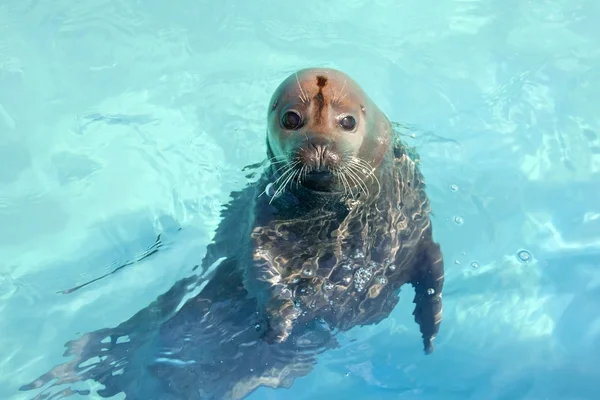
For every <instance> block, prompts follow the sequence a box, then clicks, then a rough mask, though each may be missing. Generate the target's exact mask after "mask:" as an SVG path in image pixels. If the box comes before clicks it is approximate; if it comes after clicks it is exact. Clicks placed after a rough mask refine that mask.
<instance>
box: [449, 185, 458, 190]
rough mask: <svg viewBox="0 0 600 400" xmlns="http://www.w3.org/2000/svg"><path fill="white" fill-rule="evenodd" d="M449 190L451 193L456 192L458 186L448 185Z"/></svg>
mask: <svg viewBox="0 0 600 400" xmlns="http://www.w3.org/2000/svg"><path fill="white" fill-rule="evenodd" d="M450 190H452V191H453V192H456V191H458V185H457V184H455V183H453V184H452V185H450Z"/></svg>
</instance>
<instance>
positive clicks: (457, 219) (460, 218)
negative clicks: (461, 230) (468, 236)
mask: <svg viewBox="0 0 600 400" xmlns="http://www.w3.org/2000/svg"><path fill="white" fill-rule="evenodd" d="M454 222H455V223H456V225H462V224H463V222H465V220H464V219H463V217H460V216H457V217H454Z"/></svg>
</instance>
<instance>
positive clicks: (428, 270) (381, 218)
mask: <svg viewBox="0 0 600 400" xmlns="http://www.w3.org/2000/svg"><path fill="white" fill-rule="evenodd" d="M266 147H267V156H268V158H267V160H266V162H265V163H263V164H262V165H261V168H262V169H263V170H262V171H261V172H260V175H259V178H258V179H257V180H256V181H254V182H253V183H251V184H249V185H248V186H246V187H245V188H244V189H243V190H241V191H239V192H234V193H232V194H231V201H230V202H229V204H228V205H227V206H226V207H225V208H224V210H223V214H222V221H221V223H220V225H219V227H218V229H217V231H216V234H215V236H214V239H213V241H212V243H211V244H210V245H209V246H208V247H207V253H206V256H205V257H204V259H203V261H202V264H201V267H202V268H201V270H202V271H204V275H203V276H202V277H201V278H198V277H189V278H185V279H183V280H181V281H179V282H177V283H176V284H175V285H174V286H173V287H172V288H171V289H170V290H169V291H168V292H167V293H165V294H164V295H162V296H160V297H159V298H158V299H157V300H156V301H155V302H154V303H153V304H151V305H149V306H148V307H147V308H145V309H143V310H141V311H140V312H138V313H137V314H136V315H135V316H133V317H132V318H131V319H130V320H128V321H125V322H124V323H122V324H121V325H119V326H117V327H115V328H107V329H102V330H99V331H95V332H91V333H88V334H86V335H84V336H83V337H81V338H80V339H77V340H74V341H72V342H69V343H68V344H67V347H68V351H67V353H66V354H67V355H75V359H74V360H72V361H70V362H68V363H66V364H64V365H59V366H57V367H55V368H54V369H53V370H52V371H50V372H48V373H46V374H44V375H43V376H42V377H40V378H38V379H37V380H36V381H34V382H33V383H31V384H29V385H26V386H23V390H27V389H34V388H37V387H40V386H42V385H45V384H46V383H48V382H51V381H53V382H54V383H53V384H52V386H58V385H61V384H69V383H74V382H77V381H84V380H88V379H93V380H96V381H98V382H101V383H102V384H103V385H104V386H105V389H103V390H102V391H101V392H99V394H101V395H102V396H106V397H109V396H114V395H116V394H117V393H119V392H125V393H126V395H127V399H145V400H159V399H160V400H171V399H203V400H204V399H242V398H244V397H245V396H247V395H248V394H249V393H251V392H252V391H253V390H255V389H256V388H257V387H259V386H269V387H274V388H275V387H289V386H290V385H291V384H292V382H293V381H294V379H295V378H297V377H299V376H303V375H306V374H307V373H309V372H310V370H311V369H312V365H313V363H314V362H315V357H316V356H317V355H318V354H320V353H322V352H323V351H325V350H326V349H328V348H332V347H335V346H336V345H337V343H336V340H335V332H338V331H344V330H348V329H350V328H352V327H355V326H360V325H366V324H374V323H378V322H379V321H381V320H383V319H385V318H386V317H387V316H388V315H389V314H390V312H391V311H392V310H393V308H394V306H395V305H396V304H397V301H398V296H399V291H400V288H401V287H402V286H403V285H404V284H410V285H412V286H413V287H414V289H415V297H414V303H415V308H414V310H413V314H414V316H415V320H416V322H417V323H418V325H419V327H420V331H421V335H422V338H423V345H424V349H425V352H426V353H431V352H432V351H433V345H432V341H433V339H434V338H435V336H436V335H437V333H438V330H439V325H440V321H441V314H442V298H441V296H442V289H443V282H444V267H443V259H442V254H441V251H440V247H439V245H438V244H437V243H436V242H434V240H433V238H432V227H431V221H430V217H429V215H430V206H429V201H428V199H427V196H426V193H425V183H424V181H423V177H422V175H421V173H420V171H419V168H418V160H417V157H416V154H415V153H412V152H411V151H410V149H409V148H408V147H407V146H406V145H405V144H403V143H402V142H401V141H400V138H399V136H398V135H397V134H395V132H394V130H393V129H392V125H391V124H390V121H389V120H388V119H387V118H386V117H385V115H384V114H383V112H381V110H379V108H378V107H377V106H376V105H375V104H374V103H373V101H372V100H371V99H370V98H369V97H368V96H367V95H366V94H365V93H364V92H363V90H362V89H361V88H360V86H359V85H358V84H357V83H356V82H354V81H353V80H352V79H351V78H350V77H348V76H347V75H345V74H343V73H342V72H340V71H336V70H332V69H305V70H301V71H298V72H297V73H294V74H292V75H290V76H289V77H288V78H287V79H285V80H284V81H283V82H282V83H281V85H280V86H279V87H278V88H277V90H276V91H275V92H274V94H273V96H272V98H271V100H270V103H269V107H268V110H267V132H266ZM200 289H201V290H200ZM195 290H199V293H197V294H194V295H193V296H191V298H190V299H189V300H186V301H183V299H184V298H185V297H190V294H191V292H194V291H195ZM124 337H127V339H128V340H127V341H122V340H120V339H122V338H124ZM107 338H109V339H110V340H107ZM98 357H100V361H98V362H97V363H96V364H92V365H90V364H89V363H90V362H91V360H92V359H97V358H98ZM174 360H176V361H174ZM84 364H85V366H83V367H82V366H80V365H84ZM117 372H118V373H117ZM69 390H71V389H69ZM69 390H63V391H61V392H60V393H62V394H63V395H65V396H66V395H69V394H72V393H73V391H69ZM40 396H41V395H40ZM55 396H57V397H58V396H59V395H58V394H56V395H55Z"/></svg>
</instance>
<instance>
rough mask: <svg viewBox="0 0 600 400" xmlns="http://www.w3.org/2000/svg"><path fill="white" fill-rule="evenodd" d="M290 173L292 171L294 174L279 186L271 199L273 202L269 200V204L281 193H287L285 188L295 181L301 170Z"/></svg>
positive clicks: (289, 175)
mask: <svg viewBox="0 0 600 400" xmlns="http://www.w3.org/2000/svg"><path fill="white" fill-rule="evenodd" d="M289 171H291V172H292V173H291V174H288V177H287V178H286V179H285V180H284V181H283V183H282V184H281V185H280V186H279V188H277V190H276V191H275V193H274V194H273V197H272V198H271V200H269V203H271V202H272V201H273V199H274V198H275V197H277V196H279V195H280V194H281V193H283V192H284V191H285V188H286V186H287V185H288V183H290V181H292V180H293V179H294V177H295V176H296V174H298V173H299V171H300V170H298V169H290V170H289Z"/></svg>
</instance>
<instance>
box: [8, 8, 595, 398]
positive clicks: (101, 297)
mask: <svg viewBox="0 0 600 400" xmlns="http://www.w3.org/2000/svg"><path fill="white" fill-rule="evenodd" d="M599 18H600V3H599V2H597V1H592V0H588V1H578V0H569V1H566V0H562V1H558V0H537V1H524V0H519V1H516V0H509V1H502V2H500V1H492V0H487V1H485V0H482V1H475V0H474V1H466V0H464V1H454V0H421V1H396V0H381V1H361V0H350V1H344V2H342V1H330V2H323V1H316V0H311V1H307V2H302V3H299V2H293V1H289V0H286V1H278V2H268V1H262V0H255V1H243V2H242V1H238V0H235V1H233V0H230V1H221V2H207V1H196V2H192V1H189V0H182V1H179V2H160V1H144V2H142V1H109V0H105V1H101V0H87V1H85V2H83V1H79V2H75V1H48V0H27V1H25V0H20V1H16V0H2V1H1V2H0V256H1V257H0V260H1V261H0V332H1V333H0V349H2V350H0V398H1V399H11V400H12V399H15V400H16V399H30V398H31V397H32V396H33V395H34V394H35V393H36V392H20V391H18V388H19V387H20V386H21V385H23V384H26V383H28V382H31V381H32V380H34V379H35V378H37V377H38V376H40V375H41V374H43V373H45V372H46V371H48V370H49V369H51V368H52V367H53V366H54V365H57V364H60V363H62V362H64V361H65V358H63V357H62V354H63V352H64V347H63V345H64V343H65V342H67V341H68V340H72V339H74V338H76V337H78V336H79V335H80V334H81V333H84V332H89V331H93V330H96V329H101V328H105V327H113V326H116V325H118V324H119V323H121V322H123V321H125V320H127V319H128V318H130V317H131V316H132V315H133V314H134V313H136V312H137V311H138V310H140V309H143V308H144V307H146V306H147V305H148V304H149V303H150V302H152V301H153V300H154V299H155V298H156V297H157V296H158V295H160V294H161V293H163V292H165V291H166V290H168V289H169V288H170V287H171V286H172V285H173V284H174V283H175V282H176V281H177V280H178V279H180V278H182V277H185V276H189V275H190V274H191V273H192V269H193V267H194V266H195V265H196V264H198V263H199V262H200V260H201V259H202V256H203V255H204V252H205V247H206V245H207V244H208V243H209V241H210V240H211V238H212V234H213V232H214V229H215V228H216V226H217V225H218V223H219V214H218V213H219V208H220V205H221V204H222V203H223V202H225V201H226V200H227V198H228V195H229V192H230V191H231V190H235V189H239V188H241V187H242V186H243V185H244V183H245V181H246V178H245V175H246V172H244V171H242V168H243V167H244V166H245V165H248V164H252V163H255V162H259V161H261V160H262V159H263V158H264V156H265V144H264V131H265V114H266V107H267V102H268V100H269V98H270V96H271V93H272V91H273V90H274V89H275V88H276V86H277V85H278V84H279V82H280V81H281V80H282V79H284V78H285V77H286V76H287V75H288V74H289V73H291V72H293V71H294V70H296V69H299V68H304V67H308V66H329V67H335V68H339V69H341V70H343V71H345V72H346V73H348V74H350V75H351V76H352V77H353V78H354V79H355V80H357V81H358V82H359V83H360V84H361V85H362V86H363V88H364V89H365V90H366V91H367V92H368V93H369V94H370V96H371V97H372V98H373V99H374V100H375V102H376V103H377V104H378V105H379V106H380V108H381V109H382V110H383V111H384V112H385V113H386V114H387V115H388V116H389V117H390V119H392V120H394V121H397V122H404V123H408V124H411V126H413V127H414V130H413V133H414V135H415V139H414V140H412V141H411V144H414V145H416V146H417V148H418V151H419V153H420V156H421V159H422V163H423V166H422V169H423V173H424V175H425V177H426V179H427V183H428V187H429V192H428V193H429V196H430V198H431V201H432V207H433V210H434V216H433V224H434V235H435V238H436V240H438V241H439V242H440V243H441V246H442V250H443V253H444V257H445V260H446V261H445V262H446V271H447V272H446V286H445V293H444V321H443V323H442V328H441V331H440V334H439V336H438V338H437V339H436V351H435V352H434V353H433V354H432V355H431V356H427V357H426V356H424V355H423V354H422V349H421V346H420V340H419V333H418V329H417V327H416V325H415V324H414V322H413V320H412V315H411V312H412V304H411V301H412V295H410V294H406V295H404V296H402V299H401V301H400V304H399V305H398V306H397V308H396V310H395V311H394V313H393V314H392V316H391V317H390V318H388V319H387V320H386V321H384V322H382V323H381V324H379V325H377V326H370V327H364V328H359V329H354V330H352V331H351V332H349V333H347V334H345V335H344V337H345V338H346V339H347V340H346V341H347V342H348V343H347V344H346V345H345V346H344V347H343V348H341V349H336V350H333V351H330V352H327V353H325V354H324V355H323V356H321V357H320V359H319V363H318V364H317V366H316V367H315V370H314V371H313V372H312V373H311V374H310V375H309V376H307V377H305V378H301V379H298V380H297V381H296V382H295V384H294V386H292V388H291V389H289V390H285V389H283V390H276V391H273V390H271V389H259V390H258V391H257V392H255V393H254V394H252V395H251V396H250V398H251V399H338V398H340V399H345V398H357V399H436V400H442V399H532V400H533V399H535V400H538V399H539V400H544V399H547V400H550V399H552V400H554V399H557V400H558V399H561V400H562V399H573V400H582V399H585V400H588V399H597V398H600V369H598V368H597V362H598V358H599V357H600V114H599V113H598V99H599V95H598V93H600V27H599V25H598V20H599ZM180 228H181V230H180ZM158 234H162V236H161V237H162V240H163V244H162V247H161V249H160V251H159V252H157V253H156V254H153V255H152V256H148V257H147V258H145V257H143V256H144V255H145V254H146V253H148V252H150V251H151V250H152V246H153V245H154V243H155V241H156V237H157V235H158ZM523 251H525V253H523ZM519 255H521V257H519ZM524 255H528V256H529V258H527V257H524ZM140 258H142V260H141V261H139V262H136V263H131V264H130V265H127V266H125V267H124V268H122V269H120V270H119V271H118V272H117V273H114V274H112V275H109V276H107V277H106V278H103V279H101V280H98V281H96V282H94V283H92V284H90V285H87V286H85V287H83V288H81V289H79V290H76V291H73V292H71V293H69V294H63V293H61V291H65V290H68V289H71V288H73V287H76V286H77V285H81V284H84V283H85V282H88V281H90V280H92V279H95V278H98V277H100V276H102V275H104V274H107V273H109V272H110V271H112V270H114V269H115V268H118V267H119V266H121V265H123V264H126V263H128V262H131V261H135V260H138V259H140ZM522 258H524V259H526V261H523V260H522ZM407 290H409V289H405V291H407ZM349 339H355V341H352V342H350V341H349ZM78 385H79V386H78V387H79V388H82V387H91V388H92V390H94V388H98V387H99V385H98V384H97V383H94V382H85V383H80V384H78ZM73 398H79V397H78V396H73ZM81 398H83V397H81ZM86 398H99V397H98V396H97V395H93V394H92V396H90V397H86ZM116 398H119V397H118V396H117V397H116Z"/></svg>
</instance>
